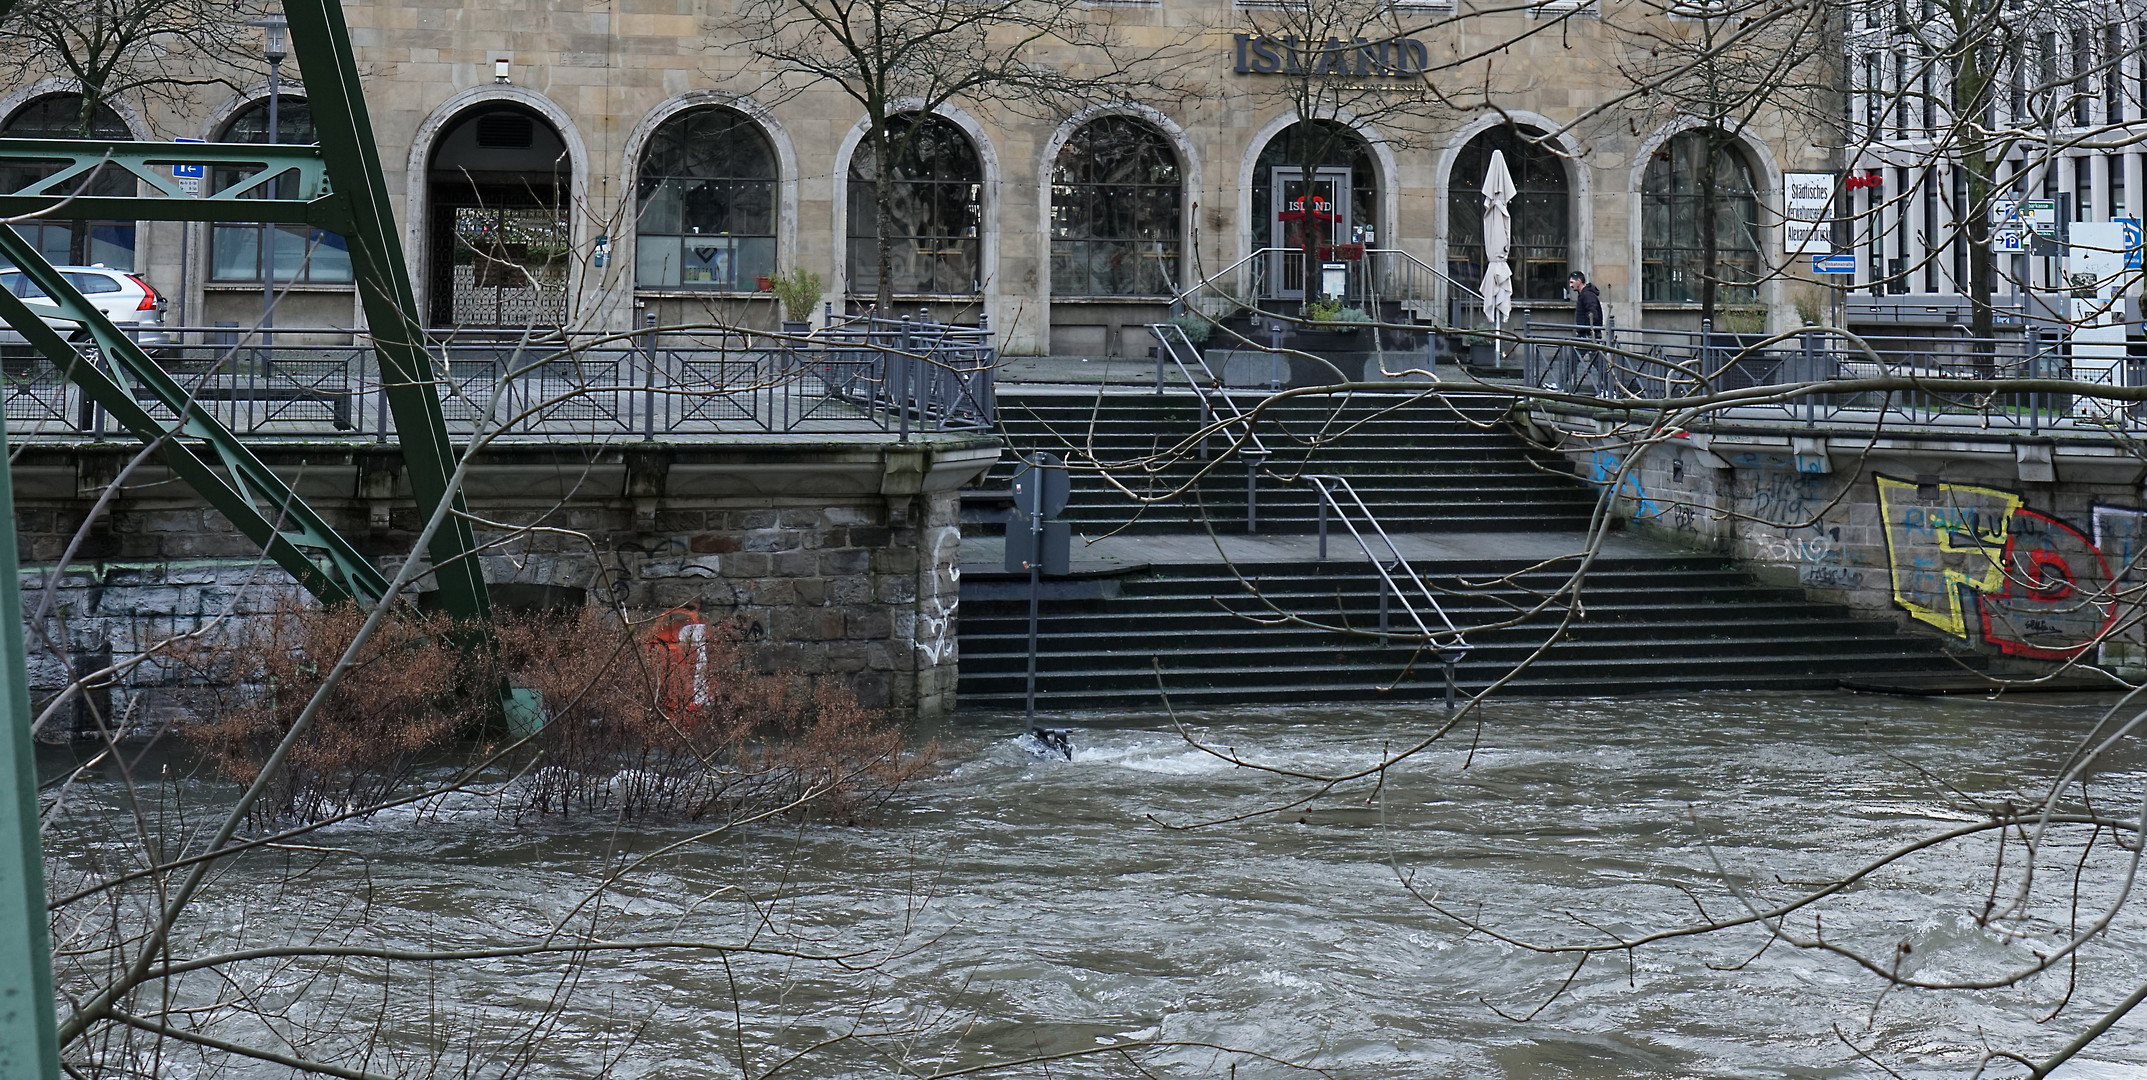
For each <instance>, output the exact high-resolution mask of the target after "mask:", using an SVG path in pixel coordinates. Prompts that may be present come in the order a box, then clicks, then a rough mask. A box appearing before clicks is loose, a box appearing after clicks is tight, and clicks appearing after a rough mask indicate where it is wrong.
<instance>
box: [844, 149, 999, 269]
mask: <svg viewBox="0 0 2147 1080" xmlns="http://www.w3.org/2000/svg"><path fill="white" fill-rule="evenodd" d="M888 127H889V132H888V137H889V139H890V140H891V141H892V143H893V148H894V153H893V157H894V167H893V168H892V169H889V170H888V173H887V176H888V189H889V190H888V192H887V208H888V215H887V221H886V222H885V223H884V225H885V232H884V236H883V234H882V230H881V226H882V223H881V221H880V215H879V208H878V206H877V203H876V199H875V197H874V188H875V187H876V185H875V184H874V183H873V177H874V176H875V175H876V174H877V173H878V169H877V167H876V165H877V163H876V162H875V160H874V154H873V150H872V145H871V143H869V142H867V143H864V144H861V145H859V147H858V148H857V154H856V156H855V157H854V158H852V159H851V161H850V215H849V218H850V224H849V233H850V236H849V241H850V243H849V249H850V250H849V271H850V288H851V290H852V291H854V292H859V293H870V292H874V291H877V290H878V289H879V287H880V273H879V245H880V243H881V242H882V241H884V242H885V243H886V245H887V259H888V263H887V265H888V268H889V277H890V278H891V279H892V281H893V284H894V291H895V292H896V293H912V294H915V293H939V294H970V293H975V292H977V291H979V289H981V288H982V282H981V281H980V280H979V278H980V276H981V273H982V262H981V257H980V255H981V240H980V237H981V234H982V233H983V225H984V210H983V191H984V166H983V165H982V163H980V162H979V161H978V160H977V151H976V147H974V146H971V145H970V144H969V137H968V136H967V135H964V134H962V129H961V128H958V127H956V126H954V123H953V122H952V121H949V120H947V119H946V118H944V117H939V116H919V115H917V114H915V113H911V114H907V115H904V116H898V117H894V118H891V119H890V120H889V121H888Z"/></svg>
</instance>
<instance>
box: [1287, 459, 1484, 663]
mask: <svg viewBox="0 0 2147 1080" xmlns="http://www.w3.org/2000/svg"><path fill="white" fill-rule="evenodd" d="M1301 479H1303V480H1305V481H1307V482H1309V483H1310V484H1311V485H1312V487H1313V490H1315V491H1317V492H1319V496H1320V507H1319V557H1320V559H1322V560H1325V559H1326V558H1327V516H1328V513H1329V511H1330V509H1331V510H1332V512H1333V513H1334V515H1335V516H1336V517H1339V518H1341V519H1342V524H1343V525H1344V526H1347V527H1348V529H1349V534H1350V535H1351V536H1353V537H1355V538H1356V540H1357V546H1358V547H1360V548H1362V549H1363V550H1364V557H1365V559H1367V560H1369V561H1370V562H1371V564H1372V569H1373V570H1375V571H1377V572H1378V574H1379V580H1380V583H1381V592H1380V594H1379V630H1380V634H1381V635H1382V636H1384V635H1385V633H1386V631H1387V597H1388V596H1390V595H1391V596H1392V597H1393V598H1394V599H1396V600H1399V601H1400V602H1401V605H1402V610H1403V611H1404V612H1406V613H1407V614H1408V616H1409V621H1410V622H1412V623H1414V624H1416V629H1417V633H1418V634H1419V635H1420V636H1421V637H1422V638H1423V639H1424V640H1425V641H1426V642H1428V643H1430V644H1431V649H1432V652H1433V653H1435V654H1436V655H1437V656H1438V657H1439V658H1440V659H1441V660H1442V661H1445V662H1447V663H1456V662H1458V661H1460V660H1461V659H1462V658H1463V657H1465V656H1467V655H1468V652H1469V643H1468V639H1467V638H1466V637H1464V636H1463V635H1462V633H1461V628H1460V627H1457V626H1455V625H1454V620H1453V619H1452V618H1451V617H1449V616H1448V615H1447V614H1446V608H1445V607H1444V606H1442V605H1441V604H1440V603H1439V598H1438V597H1437V596H1436V595H1434V594H1433V593H1432V591H1431V586H1429V585H1426V584H1424V579H1423V578H1421V577H1419V576H1417V572H1416V568H1415V567H1413V566H1411V565H1409V560H1408V559H1407V558H1405V557H1404V556H1403V555H1402V553H1401V549H1400V548H1398V547H1396V546H1395V545H1394V538H1393V537H1391V536H1388V535H1387V530H1386V527H1385V526H1383V525H1381V524H1380V523H1379V518H1378V516H1377V515H1375V514H1373V513H1372V511H1371V508H1370V507H1368V506H1366V505H1364V500H1363V499H1362V498H1360V497H1359V496H1358V495H1357V489H1356V488H1354V487H1352V486H1350V483H1349V481H1348V479H1346V478H1344V477H1341V476H1337V475H1335V474H1333V473H1305V474H1304V475H1303V476H1302V477H1301ZM1337 491H1340V492H1341V493H1342V494H1343V495H1346V496H1347V497H1348V499H1349V502H1348V504H1347V505H1345V504H1344V503H1343V502H1342V500H1341V499H1338V498H1336V497H1335V493H1336V492H1337ZM1350 507H1355V508H1356V512H1357V513H1358V514H1361V515H1363V517H1364V521H1365V524H1366V525H1368V526H1370V528H1371V530H1372V532H1373V534H1374V535H1376V536H1378V538H1379V542H1380V543H1381V544H1382V545H1384V546H1385V547H1386V550H1387V558H1388V559H1391V560H1392V565H1391V566H1390V565H1389V564H1388V562H1386V561H1383V560H1382V559H1381V557H1380V556H1379V554H1378V553H1377V552H1375V551H1373V550H1372V543H1371V541H1369V540H1367V539H1365V536H1364V533H1363V531H1362V530H1360V529H1358V528H1357V522H1356V520H1355V518H1353V517H1352V516H1351V514H1350ZM1394 570H1399V571H1401V572H1402V573H1403V574H1404V575H1406V576H1407V577H1408V579H1409V582H1410V584H1411V585H1414V586H1415V587H1416V592H1417V595H1418V596H1420V597H1422V598H1423V601H1424V606H1425V607H1427V608H1429V609H1430V611H1431V613H1432V614H1433V615H1434V616H1436V617H1437V619H1438V622H1439V624H1440V625H1441V626H1443V627H1444V628H1445V629H1444V630H1434V629H1432V628H1431V626H1430V624H1428V623H1426V622H1425V621H1424V616H1423V613H1421V612H1419V611H1418V610H1417V607H1416V603H1415V602H1414V601H1413V600H1412V599H1411V598H1410V597H1409V595H1408V593H1406V592H1404V591H1403V590H1402V588H1401V585H1400V583H1399V582H1397V581H1396V580H1395V579H1394V574H1393V571H1394ZM1442 634H1443V635H1445V636H1446V637H1447V638H1448V641H1447V642H1446V643H1445V644H1441V643H1440V642H1439V638H1440V636H1441V635H1442Z"/></svg>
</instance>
